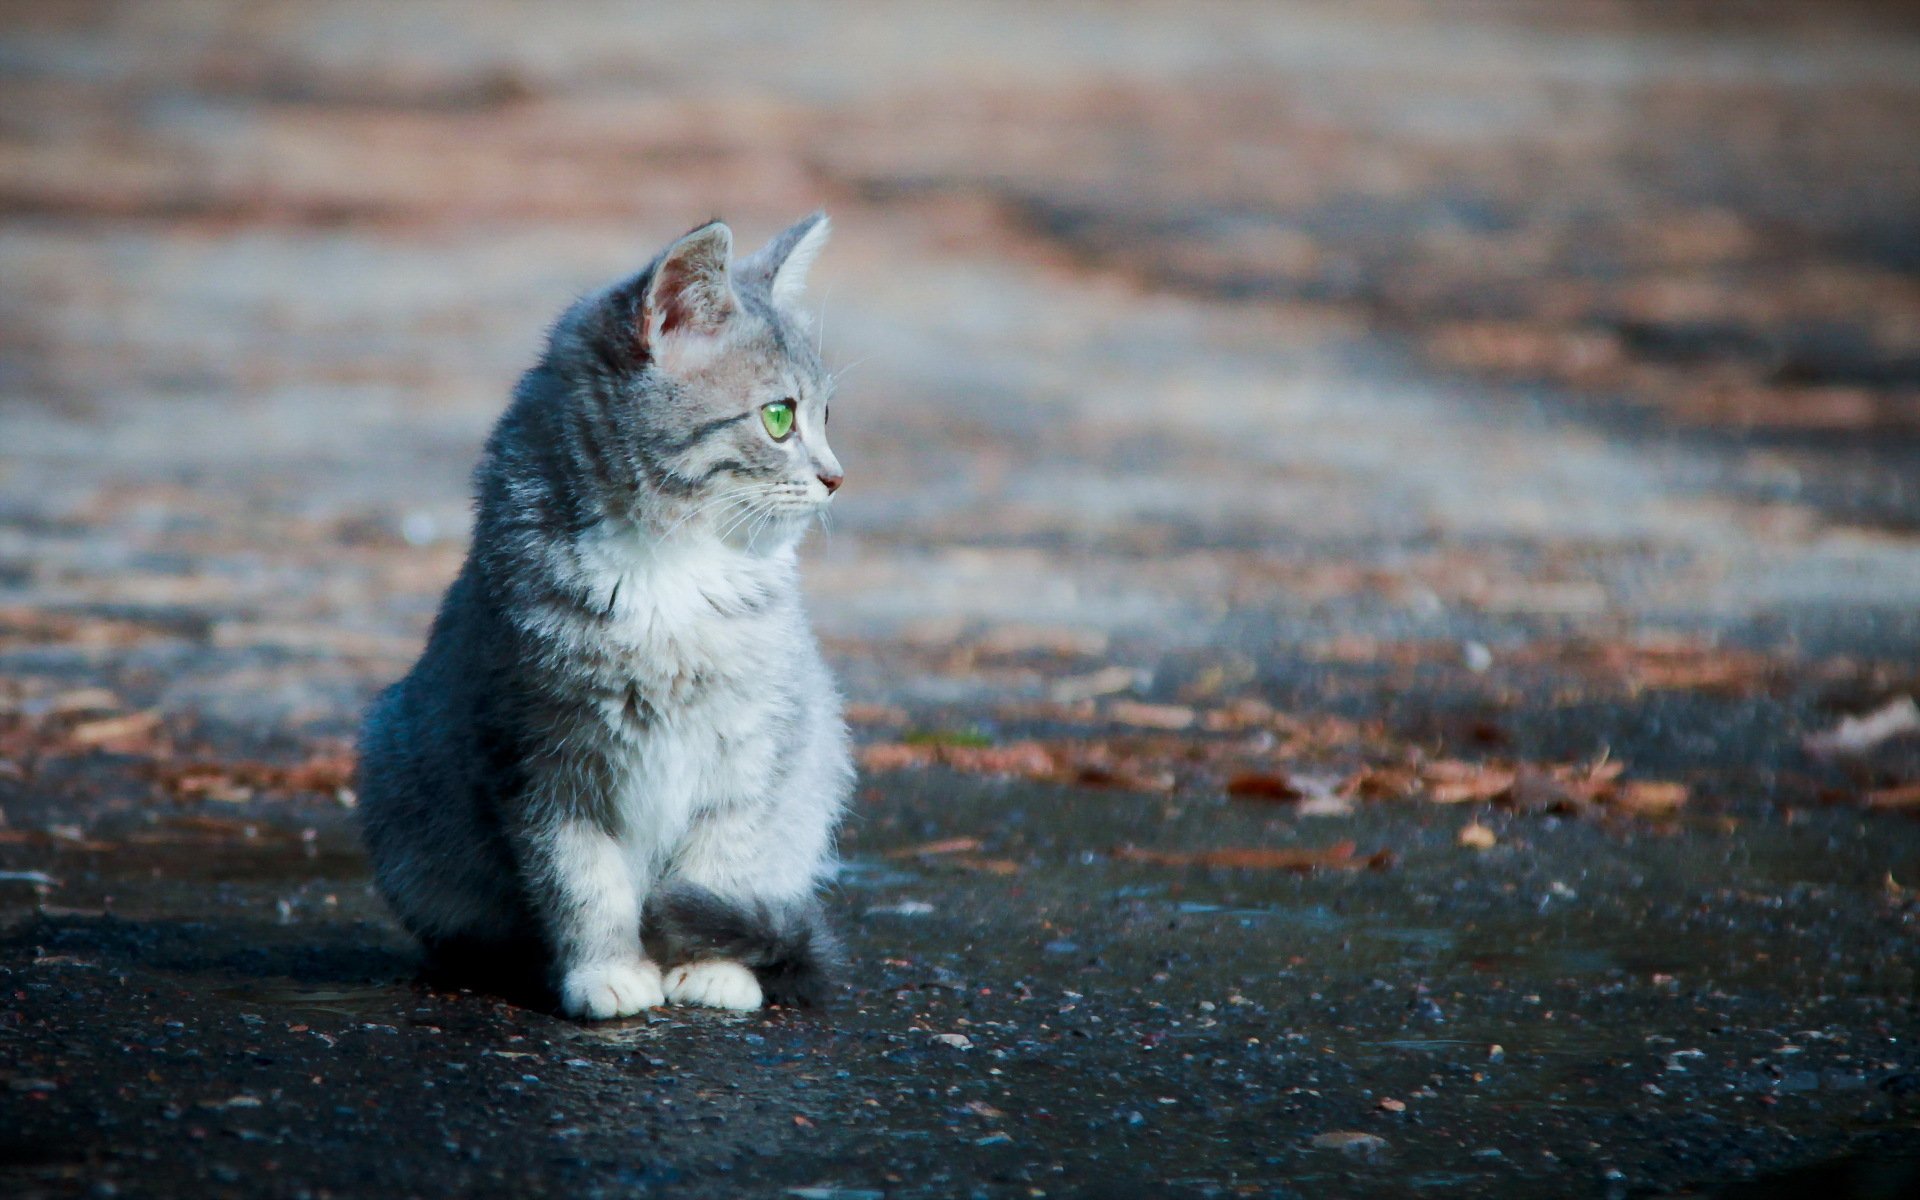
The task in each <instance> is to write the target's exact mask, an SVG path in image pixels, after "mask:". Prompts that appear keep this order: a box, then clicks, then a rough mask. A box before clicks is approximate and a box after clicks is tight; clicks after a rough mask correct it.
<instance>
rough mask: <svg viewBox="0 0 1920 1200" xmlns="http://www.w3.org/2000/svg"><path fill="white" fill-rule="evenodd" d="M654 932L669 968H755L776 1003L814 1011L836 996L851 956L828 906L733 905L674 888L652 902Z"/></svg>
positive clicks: (809, 901)
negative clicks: (697, 964)
mask: <svg viewBox="0 0 1920 1200" xmlns="http://www.w3.org/2000/svg"><path fill="white" fill-rule="evenodd" d="M647 932H648V933H649V934H650V935H653V936H654V937H657V938H658V939H659V940H660V941H661V942H662V943H663V947H664V951H665V957H664V961H665V962H668V963H683V962H694V961H698V960H701V959H709V958H719V959H726V960H728V961H730V962H737V963H739V964H740V965H741V966H744V967H747V968H748V969H750V970H751V971H752V972H753V974H754V977H755V978H756V979H758V980H759V981H760V990H761V992H762V993H764V994H765V996H766V998H767V1002H768V1003H769V1004H780V1005H786V1006H788V1007H799V1008H813V1007H818V1006H820V1005H823V1004H825V1003H826V1002H827V1000H828V998H829V997H830V996H831V994H832V992H833V990H834V986H835V983H836V981H837V978H838V976H839V972H840V968H841V966H842V964H843V963H844V961H845V954H844V951H843V950H842V948H841V945H840V938H839V936H838V935H837V934H835V933H834V931H833V927H832V926H831V925H829V924H828V923H827V916H826V912H825V910H824V909H823V908H822V907H821V904H820V901H819V900H818V899H817V898H815V897H812V896H807V897H804V898H801V899H798V900H790V901H784V902H775V901H767V900H729V899H726V898H724V897H722V896H720V895H718V894H716V893H714V892H711V891H708V890H707V889H706V888H703V887H697V886H695V885H692V884H686V883H680V884H673V885H671V886H669V887H668V888H666V889H664V890H663V891H661V892H660V893H658V894H656V895H655V896H654V897H652V898H651V899H650V900H649V901H648V903H647Z"/></svg>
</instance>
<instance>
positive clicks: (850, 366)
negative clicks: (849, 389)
mask: <svg viewBox="0 0 1920 1200" xmlns="http://www.w3.org/2000/svg"><path fill="white" fill-rule="evenodd" d="M872 357H873V355H871V354H862V355H861V356H860V357H859V358H856V359H854V360H853V361H852V362H850V363H848V364H847V365H846V366H844V367H841V368H840V369H839V370H838V371H835V372H833V381H834V382H835V383H839V382H840V377H841V376H842V375H845V374H846V373H847V372H848V371H851V370H853V369H854V368H855V367H857V366H859V365H860V364H861V363H863V362H865V361H867V360H868V359H870V358H872Z"/></svg>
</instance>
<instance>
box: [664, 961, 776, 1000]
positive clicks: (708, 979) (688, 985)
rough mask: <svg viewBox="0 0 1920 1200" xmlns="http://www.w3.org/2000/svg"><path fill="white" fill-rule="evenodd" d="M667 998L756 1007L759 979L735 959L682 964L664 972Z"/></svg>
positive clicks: (758, 996) (758, 997) (759, 998)
mask: <svg viewBox="0 0 1920 1200" xmlns="http://www.w3.org/2000/svg"><path fill="white" fill-rule="evenodd" d="M667 999H668V1000H669V1001H671V1002H672V1003H674V1004H704V1005H706V1006H707V1007H708V1008H737V1009H750V1008H759V1007H760V1002H761V996H760V981H759V980H758V979H755V978H754V977H753V972H752V971H749V970H747V969H746V968H745V967H743V966H741V965H740V964H739V963H736V962H725V961H723V960H720V959H715V960H713V961H710V962H695V963H682V964H681V965H680V966H677V967H675V968H674V969H673V970H671V971H668V972H667Z"/></svg>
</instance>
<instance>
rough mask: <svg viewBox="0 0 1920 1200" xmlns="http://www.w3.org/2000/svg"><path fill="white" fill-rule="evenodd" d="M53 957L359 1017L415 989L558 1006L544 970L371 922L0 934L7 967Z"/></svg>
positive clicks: (0, 958)
mask: <svg viewBox="0 0 1920 1200" xmlns="http://www.w3.org/2000/svg"><path fill="white" fill-rule="evenodd" d="M48 960H56V961H58V962H62V963H66V964H71V965H77V966H84V967H90V968H96V969H101V970H107V971H114V970H123V971H137V972H148V971H151V972H157V973H161V974H165V975H172V976H175V977H181V978H182V979H183V981H187V980H190V981H191V982H192V984H193V986H194V987H195V989H196V990H198V991H201V992H203V993H205V994H208V995H212V996H220V997H226V998H230V999H240V1000H258V1001H260V1002H263V1003H288V1004H302V1005H304V1006H306V1007H313V1008H322V1009H330V1008H337V1009H340V1010H341V1011H342V1012H351V1013H352V1014H353V1015H364V1013H366V1012H369V1011H372V1010H374V1009H378V1008H387V1009H390V1008H392V1007H393V1005H394V1004H396V1003H403V1002H410V998H409V997H408V993H409V992H414V991H418V990H419V989H421V988H427V989H433V990H438V991H474V992H478V993H482V994H485V995H489V996H493V997H495V998H498V999H502V1000H506V1001H508V1002H509V1003H511V1004H515V1005H518V1006H520V1007H524V1008H531V1009H537V1010H547V1011H550V1010H551V1009H552V1006H553V998H552V996H551V994H550V993H549V992H548V991H547V990H546V988H545V986H544V984H543V983H541V982H540V974H539V972H538V970H537V969H532V970H529V968H528V966H527V964H524V963H520V962H513V961H502V960H499V959H494V960H485V959H479V958H473V959H464V960H458V961H444V960H429V959H428V958H426V957H424V956H423V955H422V954H421V953H420V951H419V949H418V948H417V947H416V946H415V945H414V944H413V943H412V942H411V941H409V940H408V939H407V938H406V937H405V936H404V935H402V934H399V933H397V932H396V931H394V930H393V929H391V928H388V927H385V926H382V925H379V924H376V923H374V922H370V921H356V922H351V923H343V924H334V925H304V924H293V925H271V924H261V923H257V922H246V921H234V920H227V919H219V918H214V919H189V918H140V919H130V918H123V917H117V916H112V915H106V916H100V915H73V914H51V913H44V912H42V913H37V914H35V915H34V916H33V917H31V918H29V919H27V920H26V921H24V922H22V923H21V924H19V925H16V926H14V927H13V928H12V929H10V930H7V931H6V932H5V933H4V934H0V963H8V962H10V963H15V964H27V963H34V962H42V963H45V962H47V961H48Z"/></svg>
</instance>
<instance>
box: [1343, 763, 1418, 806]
mask: <svg viewBox="0 0 1920 1200" xmlns="http://www.w3.org/2000/svg"><path fill="white" fill-rule="evenodd" d="M1419 786H1420V779H1419V776H1417V775H1415V774H1414V773H1413V771H1411V770H1409V769H1408V768H1406V767H1364V768H1362V769H1361V770H1359V771H1356V772H1354V773H1353V774H1352V775H1349V776H1348V777H1347V778H1346V780H1345V781H1344V782H1342V783H1341V784H1340V788H1339V790H1340V793H1341V794H1342V795H1346V796H1358V797H1359V798H1360V799H1362V800H1399V799H1403V798H1405V797H1407V796H1409V795H1412V794H1413V792H1414V791H1415V790H1416V789H1417V788H1418V787H1419Z"/></svg>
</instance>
